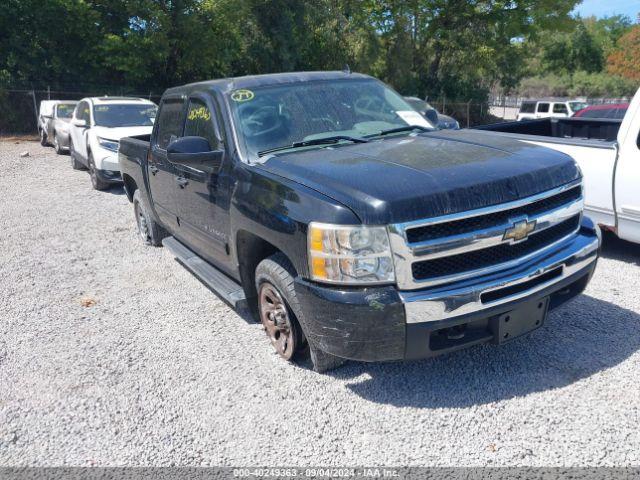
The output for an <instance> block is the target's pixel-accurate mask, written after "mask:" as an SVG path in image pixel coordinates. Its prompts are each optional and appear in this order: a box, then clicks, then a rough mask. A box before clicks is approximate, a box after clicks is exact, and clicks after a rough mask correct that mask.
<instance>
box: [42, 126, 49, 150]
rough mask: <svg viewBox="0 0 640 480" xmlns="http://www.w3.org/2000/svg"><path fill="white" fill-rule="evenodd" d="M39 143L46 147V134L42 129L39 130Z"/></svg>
mask: <svg viewBox="0 0 640 480" xmlns="http://www.w3.org/2000/svg"><path fill="white" fill-rule="evenodd" d="M40 145H42V146H43V147H46V146H47V145H48V142H47V134H46V133H45V131H44V130H40Z"/></svg>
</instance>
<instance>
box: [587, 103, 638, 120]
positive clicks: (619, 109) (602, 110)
mask: <svg viewBox="0 0 640 480" xmlns="http://www.w3.org/2000/svg"><path fill="white" fill-rule="evenodd" d="M628 108H629V104H628V103H604V104H602V105H591V106H590V107H586V108H583V109H582V110H578V111H577V112H576V113H575V115H574V117H579V118H607V119H612V120H621V119H622V118H624V115H625V113H627V109H628Z"/></svg>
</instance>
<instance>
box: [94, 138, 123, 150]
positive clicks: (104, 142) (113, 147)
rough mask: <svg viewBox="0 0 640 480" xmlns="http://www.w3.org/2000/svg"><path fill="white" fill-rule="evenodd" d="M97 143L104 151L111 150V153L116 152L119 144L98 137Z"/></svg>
mask: <svg viewBox="0 0 640 480" xmlns="http://www.w3.org/2000/svg"><path fill="white" fill-rule="evenodd" d="M98 143H99V144H100V146H101V147H102V148H104V149H106V150H111V151H112V152H117V151H118V146H119V143H118V142H117V141H116V140H107V139H106V138H100V137H98Z"/></svg>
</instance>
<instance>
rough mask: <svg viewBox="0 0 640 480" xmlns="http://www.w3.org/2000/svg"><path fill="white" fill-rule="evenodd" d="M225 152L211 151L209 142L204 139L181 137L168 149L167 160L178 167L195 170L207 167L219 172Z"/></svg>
mask: <svg viewBox="0 0 640 480" xmlns="http://www.w3.org/2000/svg"><path fill="white" fill-rule="evenodd" d="M223 157H224V150H211V145H209V140H207V139H206V138H203V137H180V138H176V139H175V140H173V141H172V142H171V143H170V144H169V146H168V147H167V159H168V160H169V161H170V162H171V163H175V164H177V165H185V166H188V167H193V168H196V169H197V168H202V167H205V168H207V170H215V171H217V170H218V169H219V168H220V166H221V165H222V158H223Z"/></svg>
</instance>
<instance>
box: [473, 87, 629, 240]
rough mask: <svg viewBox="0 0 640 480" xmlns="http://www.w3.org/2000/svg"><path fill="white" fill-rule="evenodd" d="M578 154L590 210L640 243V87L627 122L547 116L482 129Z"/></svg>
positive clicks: (599, 220) (610, 227)
mask: <svg viewBox="0 0 640 480" xmlns="http://www.w3.org/2000/svg"><path fill="white" fill-rule="evenodd" d="M478 128H480V129H481V130H483V131H486V132H490V133H487V135H491V137H492V138H493V136H494V135H496V134H497V135H502V136H503V138H513V139H518V140H521V141H525V142H528V143H530V144H532V145H540V146H543V147H547V148H552V149H554V150H557V151H559V152H562V153H566V154H568V155H570V156H572V157H573V158H574V159H575V160H576V162H578V165H579V166H580V169H581V170H582V173H583V175H584V190H585V211H586V212H587V214H588V216H589V217H590V218H592V219H593V221H595V222H596V223H597V224H599V225H601V226H602V228H604V229H607V230H611V231H612V232H614V233H615V234H616V235H618V236H619V237H620V238H623V239H625V240H629V241H631V242H636V243H638V242H640V194H639V193H638V186H639V185H640V90H639V91H638V93H636V95H635V97H634V98H633V101H632V102H631V105H630V106H629V108H628V109H627V111H626V113H625V115H624V118H623V119H622V120H615V119H592V118H579V117H578V118H575V117H574V118H561V119H557V118H554V119H549V118H547V119H543V120H534V121H527V122H506V123H498V124H495V125H486V126H483V127H478Z"/></svg>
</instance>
